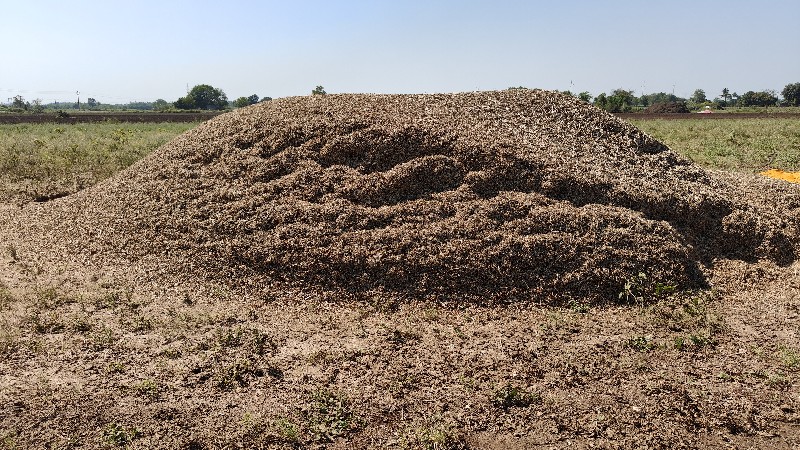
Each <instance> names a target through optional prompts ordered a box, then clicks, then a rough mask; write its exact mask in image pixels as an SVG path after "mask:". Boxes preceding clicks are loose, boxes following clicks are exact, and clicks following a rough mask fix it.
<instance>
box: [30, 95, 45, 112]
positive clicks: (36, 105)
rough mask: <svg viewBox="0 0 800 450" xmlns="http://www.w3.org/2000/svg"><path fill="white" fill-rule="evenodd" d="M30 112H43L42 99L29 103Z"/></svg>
mask: <svg viewBox="0 0 800 450" xmlns="http://www.w3.org/2000/svg"><path fill="white" fill-rule="evenodd" d="M31 111H32V112H33V113H34V114H41V113H43V112H44V106H43V105H42V99H40V98H37V99H34V100H33V101H32V102H31Z"/></svg>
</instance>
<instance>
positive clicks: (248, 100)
mask: <svg viewBox="0 0 800 450" xmlns="http://www.w3.org/2000/svg"><path fill="white" fill-rule="evenodd" d="M256 103H258V96H257V95H256V94H253V95H251V96H249V97H239V98H237V99H236V100H234V101H233V106H235V107H237V108H244V107H245V106H250V105H255V104H256Z"/></svg>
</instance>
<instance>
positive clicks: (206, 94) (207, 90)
mask: <svg viewBox="0 0 800 450" xmlns="http://www.w3.org/2000/svg"><path fill="white" fill-rule="evenodd" d="M226 106H228V97H227V96H226V95H225V92H223V91H222V89H217V88H215V87H213V86H211V85H208V84H198V85H197V86H195V87H193V88H192V90H191V91H189V93H188V94H186V96H185V97H181V98H179V99H178V100H177V101H176V102H175V107H176V108H178V109H214V110H220V109H225V107H226Z"/></svg>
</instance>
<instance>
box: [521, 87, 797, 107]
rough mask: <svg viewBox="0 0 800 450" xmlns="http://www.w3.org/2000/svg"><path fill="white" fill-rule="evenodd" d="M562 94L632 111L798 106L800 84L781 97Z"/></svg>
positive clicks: (769, 93) (748, 94)
mask: <svg viewBox="0 0 800 450" xmlns="http://www.w3.org/2000/svg"><path fill="white" fill-rule="evenodd" d="M509 89H519V88H509ZM563 93H565V94H569V95H573V96H575V97H578V98H580V99H581V100H583V101H586V102H588V103H592V104H593V105H595V106H597V107H599V108H602V109H605V110H606V111H609V112H633V111H638V110H642V109H645V108H648V107H651V106H653V105H658V104H665V103H674V104H680V105H682V106H683V107H685V108H686V110H687V111H688V110H690V109H694V110H698V109H706V108H713V109H725V108H727V107H748V106H763V107H770V106H800V83H790V84H787V85H786V86H785V87H784V88H783V90H782V91H781V97H780V98H779V97H778V95H777V94H776V92H775V91H772V90H764V91H758V92H756V91H747V92H745V93H744V94H742V95H739V94H738V93H736V92H731V91H730V90H729V89H728V88H724V89H723V90H722V92H721V93H720V94H719V95H717V96H716V97H714V98H713V99H710V98H708V96H707V95H706V92H705V91H704V90H703V89H696V90H695V91H694V93H692V96H691V97H689V98H688V99H687V98H682V97H678V96H676V95H674V94H667V93H665V92H658V93H652V94H642V95H641V96H638V97H637V96H636V95H635V94H634V91H632V90H626V89H622V88H620V89H614V90H613V91H611V92H610V93H608V94H606V93H600V94H598V95H597V96H592V95H591V94H590V93H589V92H581V93H578V94H573V93H572V92H570V91H563Z"/></svg>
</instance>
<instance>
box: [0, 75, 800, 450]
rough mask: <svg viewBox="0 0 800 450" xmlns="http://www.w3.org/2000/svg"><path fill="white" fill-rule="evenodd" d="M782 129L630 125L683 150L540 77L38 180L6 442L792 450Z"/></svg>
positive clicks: (9, 294)
mask: <svg viewBox="0 0 800 450" xmlns="http://www.w3.org/2000/svg"><path fill="white" fill-rule="evenodd" d="M555 106H557V107H555ZM773 120H775V119H768V120H766V121H764V122H758V123H757V124H756V125H747V126H746V128H737V130H740V131H739V133H740V134H739V135H738V136H741V139H743V140H745V141H740V142H734V143H735V144H736V146H737V147H734V148H738V150H737V151H738V152H740V153H741V154H742V155H743V156H742V157H740V158H735V159H733V160H730V161H729V162H727V160H725V161H723V160H719V159H713V158H708V159H707V160H703V161H702V162H703V167H701V166H698V165H696V164H693V163H691V162H690V161H688V160H686V159H683V158H681V157H680V156H679V155H678V154H676V153H675V152H679V153H683V152H686V153H685V154H686V155H688V156H690V157H692V158H693V159H696V160H699V159H700V157H699V156H693V154H692V153H691V152H692V151H695V152H696V155H701V154H702V153H703V152H702V150H692V149H693V148H697V147H703V145H702V144H698V142H699V141H700V140H701V139H702V137H703V136H705V137H706V138H708V137H709V136H714V134H713V133H710V132H697V131H694V130H695V128H693V127H695V126H700V125H698V124H699V123H701V122H692V123H685V124H683V123H680V122H675V121H671V122H665V124H664V125H663V126H664V127H668V126H669V125H670V124H675V125H674V128H673V129H669V128H658V127H661V126H662V124H661V123H659V122H649V121H648V122H641V123H638V125H639V126H640V127H641V128H644V129H647V127H648V126H652V127H653V128H652V129H651V130H649V131H648V133H650V134H652V135H654V136H656V137H658V138H659V139H663V141H662V142H664V141H668V136H677V137H683V140H681V139H676V140H675V141H674V142H668V145H669V146H670V147H671V148H672V150H670V149H669V148H667V147H665V146H664V145H662V144H661V143H660V142H659V141H656V140H655V139H652V138H651V137H649V136H646V135H644V134H642V133H641V132H639V131H638V130H637V129H636V128H634V127H632V126H630V125H629V124H627V123H625V122H623V121H620V120H618V119H616V118H614V117H612V116H610V115H608V114H605V113H603V112H601V111H599V110H596V109H594V108H592V107H590V106H588V105H586V104H584V103H582V102H578V101H577V100H574V99H571V98H568V97H565V96H561V95H558V94H554V93H549V92H544V91H530V92H500V93H472V94H459V95H420V96H367V95H364V96H346V95H342V96H325V97H324V98H318V97H309V98H295V99H282V100H275V101H273V102H269V103H268V104H261V105H256V106H254V107H252V108H247V109H242V110H239V111H236V112H234V113H231V114H227V115H224V116H221V117H218V118H216V119H214V120H212V121H210V122H207V123H204V124H202V125H199V126H197V127H195V128H193V129H192V130H190V131H189V132H187V133H185V134H183V135H181V136H180V137H178V138H177V139H174V140H172V141H170V142H169V143H168V144H166V145H164V146H160V147H159V148H158V149H156V150H155V151H153V152H150V151H149V150H145V147H141V148H142V151H141V155H142V156H144V154H146V153H148V156H147V157H145V158H144V159H142V160H141V161H139V162H137V163H135V164H133V166H131V167H130V168H129V169H127V170H124V171H122V172H119V173H117V174H116V175H114V176H112V177H111V178H110V179H107V180H105V181H103V182H101V183H99V184H96V185H94V186H92V187H89V188H86V189H83V190H81V191H80V192H75V193H74V194H73V193H70V194H71V195H67V196H64V197H63V198H53V199H52V200H49V201H44V202H28V203H26V201H27V200H25V198H26V197H24V196H20V195H21V194H18V195H16V196H15V197H14V199H15V202H13V203H12V202H6V203H4V204H2V206H0V239H2V242H3V245H2V248H0V355H2V358H0V406H2V407H0V445H3V446H4V447H7V448H31V447H34V448H35V447H51V448H122V447H126V448H187V449H189V448H191V449H202V448H209V449H210V448H352V447H356V448H398V449H408V448H427V449H457V448H512V449H513V448H536V447H545V448H565V449H566V448H569V449H572V448H670V449H672V448H785V449H790V448H795V447H797V446H798V445H800V430H799V429H798V423H799V422H800V409H799V408H800V384H798V383H799V382H800V377H799V375H800V346H798V342H800V339H799V338H800V273H799V272H798V269H800V266H798V263H797V262H796V261H795V260H796V258H797V255H798V247H800V241H798V237H797V236H798V235H797V230H798V220H800V218H798V215H797V211H798V208H799V207H800V201H798V198H800V189H799V188H798V187H796V186H795V185H791V184H789V183H785V182H781V181H777V180H769V179H765V178H762V177H757V176H753V175H752V171H753V170H754V169H759V168H761V166H760V165H758V164H753V163H751V161H754V160H758V159H759V158H761V156H756V154H758V155H760V154H761V153H760V152H762V151H763V149H762V148H761V146H759V145H754V144H753V143H755V142H762V140H769V139H770V138H771V136H772V134H773V133H774V132H775V131H773V128H771V127H772V126H774V127H775V130H784V131H780V133H784V134H783V135H785V136H787V138H792V136H795V135H794V134H793V133H795V131H793V130H796V123H794V124H792V123H788V124H784V123H781V122H775V123H774V124H773ZM715 122H718V121H715ZM703 123H705V122H703ZM719 123H721V124H722V123H723V122H719ZM733 124H734V122H733V121H731V122H727V121H725V122H724V124H723V125H720V126H723V127H724V126H728V127H733V126H736V125H733ZM765 124H768V125H765ZM742 126H744V125H742ZM45 127H51V128H52V127H55V125H47V126H45ZM684 127H685V128H687V129H691V132H684V131H683V130H684ZM48 129H49V128H48ZM30 130H33V129H29V131H30ZM150 130H151V131H152V128H150ZM659 130H660V131H659ZM767 130H768V131H767ZM659 132H661V133H663V137H662V136H661V135H659V134H658V133H659ZM46 133H50V131H46ZM46 133H45V134H39V135H36V136H37V137H36V138H34V139H39V140H41V141H43V142H44V138H43V137H42V136H49V134H46ZM64 133H65V134H66V131H65V132H64ZM109 133H110V136H111V142H113V136H114V131H113V130H112V131H109ZM170 133H173V134H177V133H176V130H172V131H170ZM719 133H722V135H724V131H720V132H719ZM765 133H766V134H767V135H766V136H765V135H764V134H765ZM56 134H58V133H57V132H56ZM96 134H101V135H102V134H103V133H102V132H99V131H98V132H96ZM143 134H146V133H143ZM167 134H169V133H166V134H164V135H163V136H162V137H161V138H163V139H164V140H168V139H169V137H168V136H167ZM21 135H22V134H20V136H21ZM745 135H746V136H745ZM4 136H5V135H4ZM75 136H76V137H74V138H73V139H75V140H80V139H82V138H80V137H78V136H80V135H79V134H78V135H75ZM87 139H88V140H89V141H91V138H87ZM18 140H19V141H28V140H29V139H27V138H22V137H19V138H18ZM782 141H783V140H782V139H779V140H777V141H776V142H782ZM50 142H54V141H50ZM66 142H69V141H65V143H66ZM742 142H745V143H742ZM789 142H790V144H789V145H788V146H778V147H776V148H775V149H773V151H774V152H775V153H776V154H777V155H778V156H777V157H776V158H788V156H787V155H784V154H788V153H791V152H792V151H795V150H796V147H793V146H792V145H793V144H791V142H793V141H791V140H789ZM68 145H71V144H68ZM765 145H766V144H765ZM706 146H709V145H708V144H706ZM87 147H89V148H91V146H87ZM58 148H59V146H56V145H55V144H54V145H53V151H51V152H50V153H40V154H37V153H35V152H29V153H31V154H32V155H34V156H33V157H35V158H41V161H42V162H47V161H48V160H49V159H52V158H55V156H47V155H50V154H52V155H57V154H59V152H58V151H57V150H58ZM684 149H685V150H684ZM673 150H674V151H675V152H674V151H673ZM0 151H5V150H0ZM122 151H123V152H126V151H129V150H122ZM748 152H751V153H753V154H751V153H748ZM86 154H89V155H92V154H94V151H88V152H86ZM37 155H38V156H37ZM131 159H136V158H131ZM87 161H90V162H87V163H86V164H87V165H86V166H83V165H80V164H76V165H73V166H71V167H74V168H75V173H76V174H80V173H82V172H83V171H88V172H90V173H93V171H94V170H95V169H93V168H92V167H93V163H91V161H99V159H94V158H93V157H89V158H87ZM721 161H723V162H724V164H723V163H721ZM64 164H65V163H63V162H58V163H57V164H55V166H54V167H56V168H58V167H62V166H64ZM715 164H719V165H720V166H722V167H723V168H726V169H729V168H732V169H739V170H738V171H737V172H735V173H729V172H722V171H716V170H711V171H709V170H707V168H713V167H717V166H715ZM123 165H124V164H120V165H119V166H118V167H121V166H123ZM27 166H28V167H30V169H29V170H33V168H36V167H38V163H29V164H28V165H27ZM9 167H17V166H11V165H10V166H9ZM21 167H26V166H24V165H23V166H21ZM82 167H86V169H82ZM786 168H790V167H786ZM5 170H7V171H9V172H11V169H5ZM14 170H21V169H14ZM104 170H105V169H104ZM111 171H113V169H111V170H109V172H111ZM52 172H58V170H56V169H53V170H50V171H33V172H30V175H29V176H30V177H31V178H33V179H44V180H47V179H49V178H48V176H49V174H51V173H52ZM747 172H750V174H748V173H747ZM18 173H22V172H18ZM14 177H16V178H14V179H15V180H16V181H15V183H19V182H20V181H19V176H17V175H14ZM100 178H105V177H104V176H103V177H100V176H98V177H97V179H100ZM32 182H33V183H34V184H36V183H37V182H36V181H32ZM87 184H88V183H87ZM14 189H16V188H14ZM7 190H11V188H7ZM14 192H20V191H14ZM27 199H28V200H30V199H33V197H32V196H29V197H27ZM43 200H47V199H43Z"/></svg>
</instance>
